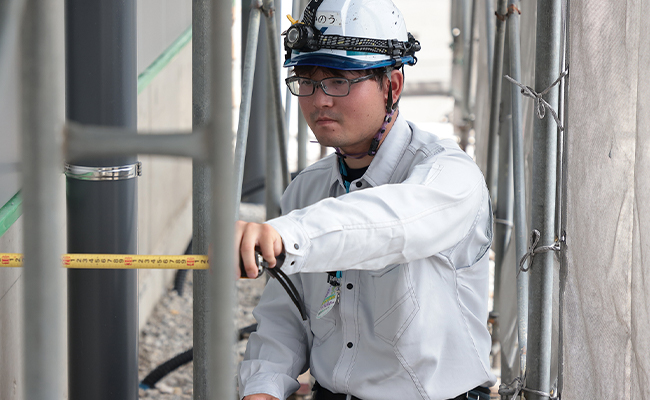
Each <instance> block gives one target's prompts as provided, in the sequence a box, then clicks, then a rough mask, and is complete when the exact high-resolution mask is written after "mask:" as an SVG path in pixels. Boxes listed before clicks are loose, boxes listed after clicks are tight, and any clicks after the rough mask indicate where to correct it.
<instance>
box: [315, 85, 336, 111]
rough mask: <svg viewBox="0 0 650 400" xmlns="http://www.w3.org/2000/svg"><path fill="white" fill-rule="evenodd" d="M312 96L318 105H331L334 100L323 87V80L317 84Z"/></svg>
mask: <svg viewBox="0 0 650 400" xmlns="http://www.w3.org/2000/svg"><path fill="white" fill-rule="evenodd" d="M312 97H313V99H314V100H313V101H314V105H315V106H316V107H331V106H332V103H333V100H334V98H333V97H332V96H328V95H327V94H325V90H324V89H323V83H322V82H320V83H319V84H318V85H316V88H315V89H314V94H312Z"/></svg>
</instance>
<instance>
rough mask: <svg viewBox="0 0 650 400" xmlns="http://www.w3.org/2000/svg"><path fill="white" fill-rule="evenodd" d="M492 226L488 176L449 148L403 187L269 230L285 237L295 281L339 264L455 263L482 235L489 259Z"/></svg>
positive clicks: (307, 213)
mask: <svg viewBox="0 0 650 400" xmlns="http://www.w3.org/2000/svg"><path fill="white" fill-rule="evenodd" d="M490 221H491V215H490V206H489V196H488V192H487V188H486V186H485V180H484V178H483V175H482V174H481V173H480V171H479V169H478V167H477V166H476V164H475V163H474V162H473V161H472V160H471V159H470V158H469V157H468V156H467V155H466V154H465V153H464V152H462V151H461V150H460V149H458V150H454V149H449V148H447V149H445V151H443V152H441V153H439V154H437V155H435V156H433V157H427V158H424V159H423V160H422V161H420V162H419V163H417V164H416V165H414V166H412V167H411V169H410V171H409V173H408V176H407V178H406V179H405V180H404V181H403V182H402V183H399V184H386V185H381V186H377V187H370V188H368V189H362V190H356V191H353V192H350V193H348V194H345V195H343V196H340V197H337V198H327V199H324V200H321V201H319V202H317V203H315V204H313V205H311V206H309V207H306V208H303V209H299V210H294V211H292V212H290V213H289V214H287V215H285V216H282V217H279V218H276V219H273V220H271V221H269V222H268V223H269V224H270V225H272V226H273V227H274V228H275V229H276V230H277V231H278V233H279V234H280V235H281V236H282V238H283V242H284V246H285V250H286V252H287V259H286V260H285V266H283V267H282V268H283V270H284V271H285V272H286V273H287V274H293V273H297V272H325V271H329V270H332V266H333V265H335V266H336V269H337V270H348V269H357V270H374V269H381V268H383V267H385V266H386V265H390V264H401V263H407V262H410V261H413V260H417V259H423V258H427V257H430V256H433V255H435V254H438V253H442V252H444V253H443V254H444V255H445V256H448V257H451V256H452V255H453V254H452V253H453V252H454V251H455V249H456V248H462V247H466V246H460V245H461V244H462V243H463V242H466V241H468V240H471V241H472V242H476V236H477V235H476V234H477V233H478V235H479V236H482V237H481V238H480V240H479V241H480V242H483V245H482V246H479V247H480V250H478V252H481V251H483V252H485V251H487V248H488V247H489V242H490V241H491V229H490V230H489V232H487V231H486V229H485V225H488V224H489V223H490ZM479 222H480V224H479ZM477 225H480V226H481V228H477ZM480 230H482V231H483V232H480ZM477 231H478V232H477ZM483 236H484V237H483ZM473 247H474V248H476V246H473ZM461 250H462V249H461ZM475 253H477V251H475ZM478 256H479V255H478V254H474V255H471V257H472V258H474V257H478ZM480 256H482V254H480ZM464 260H465V259H463V263H465V262H468V263H469V262H471V261H464Z"/></svg>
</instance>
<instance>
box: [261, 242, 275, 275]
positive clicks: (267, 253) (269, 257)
mask: <svg viewBox="0 0 650 400" xmlns="http://www.w3.org/2000/svg"><path fill="white" fill-rule="evenodd" d="M260 253H261V254H262V258H264V260H265V261H266V262H267V263H268V267H269V268H273V267H275V264H276V260H275V249H274V246H273V240H272V239H270V238H267V237H263V238H262V240H260Z"/></svg>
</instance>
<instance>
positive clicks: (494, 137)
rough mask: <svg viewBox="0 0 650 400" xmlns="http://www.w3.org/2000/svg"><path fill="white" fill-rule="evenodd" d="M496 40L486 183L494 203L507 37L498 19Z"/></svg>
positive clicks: (502, 7)
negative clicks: (504, 53) (504, 52)
mask: <svg viewBox="0 0 650 400" xmlns="http://www.w3.org/2000/svg"><path fill="white" fill-rule="evenodd" d="M506 3H507V0H499V1H498V3H497V13H499V15H505V13H506ZM496 25H497V30H496V39H495V42H494V58H493V61H494V64H493V66H492V83H491V85H490V87H491V88H492V91H491V92H490V126H489V130H488V154H487V171H486V181H487V185H488V189H489V190H490V194H491V197H492V202H494V203H495V204H496V202H497V201H498V199H497V193H496V190H495V189H496V186H497V185H496V184H497V173H498V166H497V163H498V160H499V147H498V141H499V108H500V107H501V82H502V81H503V48H504V45H505V37H506V22H505V20H501V18H499V19H497V24H496Z"/></svg>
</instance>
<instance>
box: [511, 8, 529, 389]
mask: <svg viewBox="0 0 650 400" xmlns="http://www.w3.org/2000/svg"><path fill="white" fill-rule="evenodd" d="M511 4H512V5H515V6H518V5H519V1H518V0H509V1H508V5H511ZM519 19H520V17H519V14H518V13H514V14H512V15H510V17H509V18H508V48H509V50H510V76H511V77H512V78H513V79H514V80H516V81H517V82H521V49H520V28H519ZM510 92H511V97H512V99H511V101H512V164H513V165H512V167H513V177H514V196H515V198H514V206H515V208H514V222H515V239H514V240H515V246H516V254H517V260H521V259H522V258H523V256H524V254H526V236H527V232H528V229H527V227H526V222H527V221H526V179H525V173H526V171H525V164H524V137H523V113H522V96H521V93H520V92H519V87H518V86H517V85H514V84H512V85H511V86H510ZM514 268H515V271H510V272H509V273H516V271H517V269H518V265H515V266H514ZM517 338H518V342H519V376H522V377H523V376H524V374H525V372H526V349H527V338H528V274H527V273H520V274H518V275H517Z"/></svg>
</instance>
